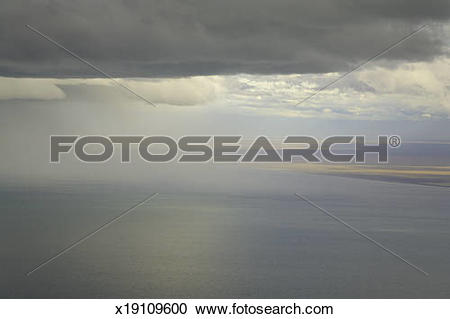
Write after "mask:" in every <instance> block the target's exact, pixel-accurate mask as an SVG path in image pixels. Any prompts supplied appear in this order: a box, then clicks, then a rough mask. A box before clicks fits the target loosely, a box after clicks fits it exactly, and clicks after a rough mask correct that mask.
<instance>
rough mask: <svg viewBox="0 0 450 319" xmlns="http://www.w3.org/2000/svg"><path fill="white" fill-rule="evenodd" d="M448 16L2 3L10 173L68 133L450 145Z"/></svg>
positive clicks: (0, 135)
mask: <svg viewBox="0 0 450 319" xmlns="http://www.w3.org/2000/svg"><path fill="white" fill-rule="evenodd" d="M449 19H450V2H449V1H433V0H431V1H418V0H410V1H350V0H348V1H339V2H338V1H333V0H327V1H320V0H319V1H313V2H312V1H294V0H277V1H266V0H251V1H249V0H241V1H234V0H231V1H185V0H184V1H135V0H128V1H118V0H112V1H68V0H64V1H40V0H37V1H20V0H19V1H9V0H8V1H4V2H3V3H2V10H1V11H0V41H1V42H2V46H1V47H0V145H1V147H2V149H3V151H4V154H7V155H6V158H4V159H3V161H2V163H1V164H0V171H1V172H10V171H11V170H12V171H14V170H19V167H20V165H22V164H23V162H21V161H25V160H27V159H28V157H29V156H28V155H27V154H29V153H30V149H31V150H32V152H33V154H35V156H37V157H38V158H40V159H41V161H43V162H45V163H46V164H48V162H47V160H46V157H47V155H48V146H49V145H48V144H49V143H48V136H49V135H57V134H79V135H82V134H105V135H113V134H143V135H153V134H169V135H174V136H180V135H186V134H240V135H241V134H242V135H251V136H254V135H258V134H265V135H270V136H275V137H282V136H286V135H293V134H302V135H314V136H317V137H319V138H321V137H324V136H328V135H332V134H366V135H371V136H376V135H378V134H386V135H391V134H397V135H400V136H401V137H402V138H403V140H407V141H444V142H450V135H449V134H448V133H449V124H450V99H449V88H450V50H449V49H450V41H449V40H450V23H449V21H450V20H449ZM27 24H28V25H31V26H32V27H34V28H36V29H37V30H39V31H40V32H42V33H44V34H46V35H48V36H50V37H51V38H52V39H54V40H55V41H57V42H58V43H60V44H61V45H64V46H65V47H66V48H68V49H69V50H71V51H72V52H74V53H76V54H78V55H79V56H81V57H82V58H84V59H86V60H87V61H89V62H90V63H92V64H93V65H95V66H96V67H98V68H100V69H101V70H103V71H104V72H106V73H108V74H110V75H111V76H112V77H114V79H116V80H117V81H119V82H120V83H123V84H124V85H126V86H128V87H129V88H130V89H132V90H133V91H135V92H136V93H138V94H140V95H142V96H143V97H145V98H146V99H148V100H150V101H152V102H153V103H155V104H156V105H157V108H153V107H152V106H150V105H148V104H147V103H145V102H144V101H142V100H140V99H138V98H136V97H135V96H133V95H132V94H130V93H129V92H127V91H126V90H124V89H122V88H120V87H119V86H117V85H116V84H115V83H114V82H113V81H111V79H108V78H106V77H105V76H103V75H102V74H99V73H98V72H96V71H95V70H92V69H91V68H89V67H88V66H87V65H85V64H83V63H81V62H80V61H78V60H76V59H74V58H73V57H71V56H70V55H69V54H67V53H66V52H64V51H63V50H61V49H59V48H57V47H56V46H54V45H53V44H51V43H50V42H48V41H47V40H45V39H43V38H42V37H40V36H38V35H37V34H35V33H33V32H32V31H30V30H29V29H28V28H26V26H25V25H27ZM423 25H426V28H424V29H423V30H421V31H420V32H418V33H416V34H414V35H413V36H411V37H410V38H408V39H407V40H406V41H404V42H402V43H401V44H399V45H398V46H395V47H394V48H392V49H391V50H389V51H388V52H386V53H384V54H382V55H381V56H379V57H378V58H377V59H375V60H374V61H371V62H370V63H368V64H366V65H364V66H363V67H361V68H360V69H358V70H356V71H355V72H353V73H351V74H350V75H348V76H346V77H345V78H343V79H342V80H340V81H339V82H337V83H336V84H335V85H332V86H331V87H329V88H327V89H325V90H323V91H321V92H320V93H319V94H317V95H316V96H314V97H312V98H311V99H309V100H307V101H305V102H303V103H301V104H300V105H298V102H299V101H301V100H303V99H304V98H306V97H308V96H310V95H311V94H314V93H315V92H316V91H317V90H319V89H320V88H321V87H323V86H324V85H326V84H328V83H330V82H332V81H334V80H335V79H338V78H339V77H340V76H342V75H343V74H345V73H346V72H348V71H350V70H352V69H353V68H355V67H356V66H358V65H359V64H361V63H363V62H364V61H366V60H367V59H369V58H371V57H373V56H374V55H376V54H377V53H379V52H381V51H383V50H385V49H386V48H389V47H390V46H392V45H393V44H395V43H397V42H398V41H399V40H401V39H402V38H403V37H405V36H407V35H408V34H411V33H412V32H414V30H417V29H418V28H420V27H421V26H423ZM20 143H22V144H24V145H27V148H26V150H23V149H21V148H19V147H17V145H18V144H20Z"/></svg>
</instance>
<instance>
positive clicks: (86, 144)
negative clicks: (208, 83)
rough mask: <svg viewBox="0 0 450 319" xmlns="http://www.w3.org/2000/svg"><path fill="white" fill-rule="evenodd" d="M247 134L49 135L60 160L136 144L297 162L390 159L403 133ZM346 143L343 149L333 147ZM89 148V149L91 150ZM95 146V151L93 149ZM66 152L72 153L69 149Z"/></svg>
mask: <svg viewBox="0 0 450 319" xmlns="http://www.w3.org/2000/svg"><path fill="white" fill-rule="evenodd" d="M242 141H243V137H242V136H238V135H236V136H230V135H227V136H211V135H202V136H198V135H196V136H183V137H181V138H179V139H174V138H172V137H169V136H161V135H159V136H99V135H93V136H76V135H53V136H51V137H50V162H51V163H60V161H61V157H62V154H65V153H73V155H74V156H75V157H76V158H78V159H79V160H80V161H83V162H87V163H99V162H100V163H101V162H106V161H108V160H110V159H111V158H112V157H113V155H114V152H115V148H116V147H118V148H120V153H121V157H120V158H121V162H122V163H129V162H131V147H132V146H133V145H134V146H137V153H138V154H139V156H140V158H141V159H142V160H144V161H147V162H159V163H161V162H170V161H173V160H175V159H177V160H178V162H180V163H189V162H190V163H195V162H197V163H199V162H209V161H213V162H217V163H224V162H243V163H245V162H256V163H257V162H264V163H270V162H272V163H275V162H289V163H290V162H292V161H293V159H294V158H296V157H297V158H302V159H304V160H306V161H307V162H311V163H316V162H321V161H322V160H325V161H329V162H333V163H348V162H352V161H354V162H356V163H364V162H365V159H366V154H368V153H375V154H376V155H377V157H378V162H379V163H387V162H388V151H389V148H395V147H399V146H400V144H401V140H400V137H399V136H387V135H380V136H378V143H375V144H373V143H372V144H368V143H366V138H365V136H361V135H337V136H329V137H327V138H325V139H324V140H322V141H321V142H320V141H319V140H318V139H316V138H314V137H311V136H287V137H285V138H284V139H283V140H282V143H281V145H280V146H279V147H275V146H274V143H272V141H270V139H269V138H267V137H266V136H259V137H256V138H255V139H253V140H252V142H251V143H250V144H249V145H248V144H246V143H243V142H242ZM338 146H340V147H341V150H340V152H336V151H333V149H335V148H337V147H338ZM89 148H90V150H88V149H89ZM92 148H94V149H95V151H93V150H92ZM66 156H67V154H66Z"/></svg>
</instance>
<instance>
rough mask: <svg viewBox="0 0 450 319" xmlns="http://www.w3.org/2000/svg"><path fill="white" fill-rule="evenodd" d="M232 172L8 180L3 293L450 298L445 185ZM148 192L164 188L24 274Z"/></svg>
mask: <svg viewBox="0 0 450 319" xmlns="http://www.w3.org/2000/svg"><path fill="white" fill-rule="evenodd" d="M230 180H233V181H234V182H235V183H234V185H233V183H228V184H227V186H223V187H219V186H220V182H216V183H215V184H214V185H216V186H217V187H206V186H205V187H190V186H189V184H188V183H186V185H183V186H174V185H172V184H171V183H170V182H168V183H166V184H165V185H163V186H161V185H160V186H159V187H158V185H156V184H154V183H152V182H149V183H148V184H142V183H141V184H139V185H138V184H133V183H119V184H113V183H100V182H99V183H83V182H80V181H62V182H48V183H44V182H43V183H41V184H32V185H26V184H24V183H17V184H14V183H5V184H4V185H2V186H1V187H0V256H1V260H0V297H3V298H5V297H6V298H10V297H15V298H50V297H51V298H97V297H99V298H121V297H124V298H141V297H142V298H165V297H176V298H189V297H195V298H345V297H350V298H375V297H376V298H419V297H420V298H449V297H450V196H449V195H450V193H449V192H450V190H449V189H446V188H438V187H424V186H419V185H408V184H396V183H385V182H377V181H367V180H359V179H349V178H343V177H332V176H314V175H306V174H293V173H292V172H277V171H258V170H253V171H252V170H244V172H242V173H239V174H236V175H235V176H233V177H230V176H229V175H228V182H230ZM252 185H253V186H254V187H252ZM153 192H159V193H160V194H159V195H158V196H156V197H155V198H154V199H152V200H151V201H149V202H147V203H146V204H144V205H142V206H140V207H138V208H137V209H136V210H134V211H133V212H132V213H131V214H129V215H127V216H126V217H124V218H122V219H121V220H119V221H117V222H116V223H114V224H112V225H111V226H109V227H108V228H106V229H104V230H102V231H101V232H99V233H98V234H96V235H95V236H93V237H92V238H90V239H88V240H87V241H85V242H83V243H82V244H80V245H79V246H77V247H75V248H74V249H72V250H71V251H69V252H67V253H66V254H64V255H62V256H61V257H59V258H57V259H56V260H54V261H53V262H52V263H50V264H48V265H46V266H45V267H43V268H41V269H39V270H38V271H36V272H34V273H33V274H32V275H30V276H28V277H27V276H26V275H25V274H26V273H27V272H28V271H30V270H32V269H33V268H34V267H36V266H37V265H39V264H40V263H41V262H43V261H45V260H46V259H48V258H50V257H51V256H53V255H55V254H56V253H58V252H59V251H61V250H62V249H64V248H65V247H67V246H69V245H70V244H72V243H73V242H75V241H77V240H78V239H80V238H81V237H83V236H84V235H86V234H89V233H90V232H92V231H93V230H95V229H96V228H97V227H99V226H100V225H102V224H104V223H105V222H107V221H108V220H110V219H112V218H114V217H115V216H117V215H119V214H120V213H121V212H122V211H123V210H124V209H126V208H128V207H131V206H132V205H134V204H136V203H137V202H139V201H141V200H142V199H143V198H145V197H146V196H148V195H149V194H151V193H153ZM294 192H298V193H300V194H302V195H304V196H307V197H308V198H309V199H311V200H313V201H314V202H315V203H317V204H318V205H320V206H322V207H323V208H326V209H329V210H330V211H332V212H333V213H334V214H335V215H337V216H339V217H340V218H342V219H343V220H345V221H347V222H348V223H350V224H352V225H353V226H355V227H356V228H358V229H359V230H360V231H362V232H364V233H366V234H367V235H369V236H371V237H373V238H374V239H376V240H378V241H379V242H380V243H382V244H384V245H385V246H387V247H389V248H390V249H392V250H394V251H395V252H397V253H398V254H400V255H401V256H402V257H404V258H406V259H407V260H409V261H410V262H412V263H414V264H415V265H417V266H419V267H421V268H423V269H424V270H426V271H427V272H429V273H430V276H428V277H426V276H424V275H423V274H421V273H419V272H417V271H416V270H414V269H413V268H411V267H409V266H408V265H406V264H405V263H403V262H401V261H400V260H398V259H397V258H395V257H393V256H392V255H390V254H388V253H386V252H385V251H383V250H381V249H380V248H378V247H376V246H375V245H374V244H372V243H371V242H369V241H367V240H366V239H364V238H361V237H359V236H358V235H357V234H355V233H353V232H351V231H350V230H349V229H347V228H345V227H344V226H342V225H341V224H339V223H337V222H336V221H335V220H333V219H331V218H330V217H328V216H326V215H325V214H323V213H322V212H320V211H319V210H317V209H316V208H314V207H312V206H310V205H309V204H307V203H305V202H303V201H301V200H299V199H297V198H296V197H295V196H293V194H294Z"/></svg>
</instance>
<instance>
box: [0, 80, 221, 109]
mask: <svg viewBox="0 0 450 319" xmlns="http://www.w3.org/2000/svg"><path fill="white" fill-rule="evenodd" d="M116 80H117V81H119V82H121V83H123V84H124V85H126V86H127V87H129V88H130V89H132V90H133V91H135V92H137V93H138V94H140V95H142V96H145V97H147V98H148V99H150V100H151V101H152V102H154V103H157V104H170V105H201V104H205V103H208V102H211V101H214V100H215V99H217V98H218V97H219V96H221V94H223V91H224V87H223V79H221V78H220V77H217V76H208V77H188V78H166V79H116ZM66 98H67V99H74V100H83V99H91V100H100V101H101V100H103V101H104V102H106V101H110V100H111V99H115V100H119V101H122V102H124V101H126V100H127V99H128V100H129V99H136V98H135V97H134V96H132V95H130V94H129V93H128V92H127V91H125V90H123V89H122V88H120V87H118V86H117V85H116V84H115V83H114V82H113V81H111V80H110V79H103V78H101V79H36V78H5V77H3V78H0V100H17V99H26V100H61V99H66Z"/></svg>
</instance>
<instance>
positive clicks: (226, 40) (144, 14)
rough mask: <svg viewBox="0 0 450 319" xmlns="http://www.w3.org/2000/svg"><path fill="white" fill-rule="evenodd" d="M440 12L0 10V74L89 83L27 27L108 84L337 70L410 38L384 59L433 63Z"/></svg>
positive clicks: (121, 7) (365, 7) (223, 6)
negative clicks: (97, 69)
mask: <svg viewBox="0 0 450 319" xmlns="http://www.w3.org/2000/svg"><path fill="white" fill-rule="evenodd" d="M449 18H450V2H449V1H447V0H442V1H439V0H435V1H433V0H431V1H419V0H410V1H356V0H355V1H334V0H327V1H297V0H272V1H266V0H252V1H248V0H245V1H244V0H240V1H237V0H227V1H211V0H210V1H186V0H183V1H181V0H180V1H134V0H127V1H118V0H112V1H106V0H105V1H95V2H93V1H68V0H65V1H7V2H4V3H3V4H2V10H1V12H0V41H1V42H2V46H0V74H1V75H3V76H35V77H73V76H82V77H91V76H95V77H97V76H98V74H96V73H94V71H92V70H90V69H89V68H88V67H86V66H83V65H81V64H80V62H78V61H74V60H73V59H72V58H71V57H69V56H67V54H66V53H64V52H62V51H61V50H60V49H57V48H56V47H54V46H52V45H51V44H50V43H48V42H46V41H45V40H43V39H41V38H39V37H38V36H37V35H35V34H33V33H31V32H30V31H29V30H28V29H26V28H25V27H24V25H25V24H30V25H33V26H35V27H36V28H38V29H39V30H41V31H42V32H44V33H46V34H48V35H50V36H51V37H53V38H54V39H55V40H57V41H59V42H60V43H62V44H63V45H65V46H67V47H68V48H70V49H71V50H73V51H74V52H76V53H78V54H79V55H81V56H83V57H85V58H86V59H88V60H89V61H91V62H93V63H95V64H97V65H98V66H101V67H103V68H104V69H105V70H107V71H108V72H110V73H112V74H114V76H117V77H135V76H136V77H138V76H140V77H155V76H183V75H203V74H233V73H240V72H245V73H263V74H272V73H276V74H279V73H324V72H336V71H344V70H347V69H348V67H349V64H350V63H357V62H360V61H361V60H364V59H366V58H367V57H369V56H371V55H373V54H374V53H376V52H377V51H379V50H380V49H382V48H384V47H386V46H388V45H389V44H391V43H393V42H395V41H396V40H398V39H400V38H401V37H403V36H404V35H405V34H407V33H409V32H411V31H412V30H413V29H414V28H416V27H417V26H419V25H420V24H423V23H431V24H432V27H431V28H430V30H428V31H425V32H421V33H420V34H418V35H417V36H415V37H414V39H411V40H410V41H408V42H407V43H405V44H404V45H402V46H401V47H399V48H396V49H395V50H393V51H392V52H390V53H389V54H387V55H386V56H384V58H385V59H390V60H416V61H417V60H420V61H422V60H429V59H431V58H433V57H435V56H437V55H442V54H443V50H444V49H445V48H444V43H443V40H442V38H439V25H440V24H441V23H445V22H446V21H448V19H449Z"/></svg>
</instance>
